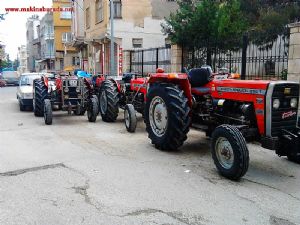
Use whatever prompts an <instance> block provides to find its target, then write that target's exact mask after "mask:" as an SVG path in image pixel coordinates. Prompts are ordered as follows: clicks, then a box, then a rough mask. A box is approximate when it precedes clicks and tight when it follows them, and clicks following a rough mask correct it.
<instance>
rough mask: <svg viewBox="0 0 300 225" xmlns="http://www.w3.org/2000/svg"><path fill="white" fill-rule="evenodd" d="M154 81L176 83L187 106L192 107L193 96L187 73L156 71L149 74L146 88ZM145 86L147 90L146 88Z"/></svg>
mask: <svg viewBox="0 0 300 225" xmlns="http://www.w3.org/2000/svg"><path fill="white" fill-rule="evenodd" d="M154 83H164V84H174V85H178V86H179V87H180V89H181V90H183V92H184V94H185V96H186V97H187V99H188V105H189V107H192V104H193V97H192V91H191V85H190V82H189V79H188V75H187V74H185V73H180V74H177V73H157V74H150V77H149V80H148V84H147V86H148V88H149V86H151V85H152V84H154ZM148 88H147V90H148Z"/></svg>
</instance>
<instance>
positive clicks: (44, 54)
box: [42, 52, 55, 59]
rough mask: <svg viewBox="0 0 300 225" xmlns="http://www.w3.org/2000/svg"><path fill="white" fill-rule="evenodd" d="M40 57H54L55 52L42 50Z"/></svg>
mask: <svg viewBox="0 0 300 225" xmlns="http://www.w3.org/2000/svg"><path fill="white" fill-rule="evenodd" d="M42 59H55V52H43V53H42Z"/></svg>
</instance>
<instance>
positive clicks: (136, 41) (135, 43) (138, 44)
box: [132, 38, 143, 48]
mask: <svg viewBox="0 0 300 225" xmlns="http://www.w3.org/2000/svg"><path fill="white" fill-rule="evenodd" d="M132 47H133V48H143V39H142V38H133V39H132Z"/></svg>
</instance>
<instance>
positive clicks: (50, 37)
mask: <svg viewBox="0 0 300 225" xmlns="http://www.w3.org/2000/svg"><path fill="white" fill-rule="evenodd" d="M44 39H45V40H54V33H45V34H44Z"/></svg>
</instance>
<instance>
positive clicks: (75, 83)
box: [69, 80, 77, 87]
mask: <svg viewBox="0 0 300 225" xmlns="http://www.w3.org/2000/svg"><path fill="white" fill-rule="evenodd" d="M69 84H70V86H71V87H76V86H77V80H69Z"/></svg>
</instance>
